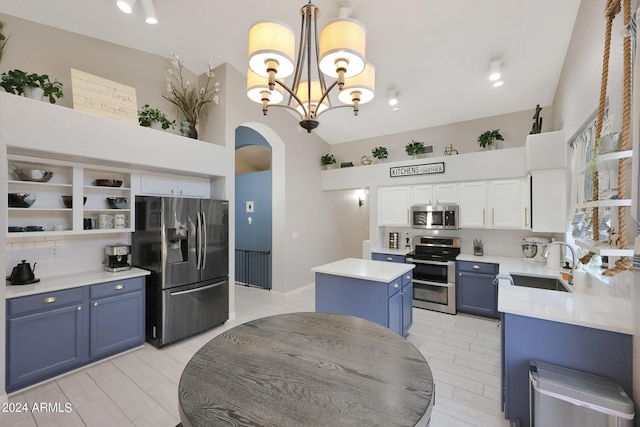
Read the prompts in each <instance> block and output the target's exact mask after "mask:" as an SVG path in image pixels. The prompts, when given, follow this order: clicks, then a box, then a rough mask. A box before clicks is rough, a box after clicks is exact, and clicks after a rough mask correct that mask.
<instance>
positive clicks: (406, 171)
mask: <svg viewBox="0 0 640 427" xmlns="http://www.w3.org/2000/svg"><path fill="white" fill-rule="evenodd" d="M432 173H444V162H439V163H426V164H424V165H414V166H399V167H395V168H389V175H391V178H395V177H398V176H410V175H427V174H432Z"/></svg>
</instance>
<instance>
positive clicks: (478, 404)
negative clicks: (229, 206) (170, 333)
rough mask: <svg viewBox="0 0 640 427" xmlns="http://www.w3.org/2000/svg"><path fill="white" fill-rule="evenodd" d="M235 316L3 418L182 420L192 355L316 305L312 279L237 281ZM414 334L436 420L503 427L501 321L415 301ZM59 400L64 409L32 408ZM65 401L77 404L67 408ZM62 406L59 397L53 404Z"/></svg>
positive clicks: (75, 379) (30, 392)
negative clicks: (270, 283) (260, 283)
mask: <svg viewBox="0 0 640 427" xmlns="http://www.w3.org/2000/svg"><path fill="white" fill-rule="evenodd" d="M236 303H237V304H236V318H235V319H234V320H231V321H228V322H227V323H225V324H224V325H222V326H220V327H217V328H214V329H213V330H211V331H208V332H205V333H203V334H201V335H198V336H197V337H194V338H190V339H187V340H184V341H181V342H179V343H176V344H173V345H170V346H167V347H165V348H163V349H160V350H158V349H156V348H155V347H153V346H151V345H145V347H144V348H142V349H139V350H135V351H132V352H129V353H126V354H124V355H121V356H118V357H116V358H112V359H109V360H107V361H103V362H100V363H97V364H95V365H92V366H90V367H87V368H84V369H81V370H79V371H76V372H73V373H70V374H68V375H65V376H62V377H59V378H58V379H55V380H51V381H49V382H46V383H44V384H41V385H38V386H36V387H33V388H30V389H27V390H26V391H23V392H20V393H16V394H13V395H11V396H9V405H10V406H8V407H5V408H0V410H2V409H4V410H8V409H12V407H13V409H15V406H16V404H20V405H19V407H21V408H23V407H24V405H25V404H26V406H28V408H29V411H28V412H23V413H16V412H13V413H7V412H0V426H3V427H9V426H11V427H17V426H25V427H26V426H64V427H72V426H90V427H93V426H106V427H112V426H120V427H124V426H149V427H164V426H167V427H174V426H175V425H176V424H178V420H179V417H178V398H177V396H178V382H179V381H180V374H181V373H182V370H183V368H184V366H185V364H186V363H187V362H188V360H189V359H190V358H191V356H192V355H193V354H194V353H195V352H196V351H197V350H198V349H199V348H200V347H201V346H202V345H204V344H205V343H206V342H208V341H209V340H210V339H211V338H213V337H214V336H216V335H217V334H219V333H220V332H222V331H223V330H225V329H229V328H231V327H233V326H236V325H239V324H241V323H244V322H247V321H249V320H253V319H256V318H259V317H264V316H269V315H273V314H280V313H286V312H292V311H314V290H313V288H311V287H309V288H306V289H304V290H302V291H300V292H298V293H296V294H295V295H291V296H288V297H283V296H281V295H277V294H275V293H273V292H269V291H264V290H261V289H253V288H247V287H242V286H236ZM413 310H414V311H413V314H414V323H413V327H412V328H411V329H410V330H409V336H408V339H409V341H411V342H412V343H413V344H414V345H415V346H416V347H417V348H418V349H419V350H420V351H421V352H422V353H423V354H424V356H425V358H426V359H427V360H428V362H429V365H430V366H431V369H432V371H433V375H434V378H435V383H436V405H435V407H434V412H433V416H432V419H431V427H457V426H481V427H494V426H495V427H503V426H505V427H506V426H508V425H509V423H508V422H506V421H505V420H504V419H503V415H502V412H501V411H500V395H499V388H500V329H499V328H498V327H497V324H496V322H495V321H489V320H484V319H481V318H476V317H471V316H464V315H457V316H452V315H448V314H441V313H435V312H432V311H427V310H421V309H417V308H414V309H413ZM43 402H44V403H49V404H51V403H54V404H55V403H59V407H60V409H61V411H60V412H51V411H49V412H46V411H43V412H32V407H33V405H34V404H40V403H43ZM65 404H70V411H69V412H68V413H66V412H64V410H65ZM49 407H50V408H51V409H56V408H55V405H49Z"/></svg>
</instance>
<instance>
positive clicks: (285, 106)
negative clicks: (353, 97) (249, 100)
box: [267, 104, 348, 120]
mask: <svg viewBox="0 0 640 427" xmlns="http://www.w3.org/2000/svg"><path fill="white" fill-rule="evenodd" d="M267 107H280V108H286V109H287V110H292V111H295V112H296V114H297V115H298V117H300V120H304V119H305V117H304V116H303V115H302V114H300V111H298V110H297V109H296V108H293V107H291V106H290V105H287V104H267ZM345 107H348V105H345Z"/></svg>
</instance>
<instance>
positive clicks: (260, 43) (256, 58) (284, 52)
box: [249, 22, 296, 79]
mask: <svg viewBox="0 0 640 427" xmlns="http://www.w3.org/2000/svg"><path fill="white" fill-rule="evenodd" d="M295 49H296V39H295V35H294V34H293V30H292V29H291V27H289V26H288V25H287V24H283V23H281V22H259V23H257V24H255V25H253V26H252V27H251V29H250V30H249V68H251V70H253V72H254V73H256V74H258V75H260V76H264V77H268V76H269V71H270V70H271V69H272V66H273V65H274V64H273V63H275V78H278V79H282V78H285V77H288V76H290V75H291V74H292V73H293V70H294V68H293V58H294V55H295Z"/></svg>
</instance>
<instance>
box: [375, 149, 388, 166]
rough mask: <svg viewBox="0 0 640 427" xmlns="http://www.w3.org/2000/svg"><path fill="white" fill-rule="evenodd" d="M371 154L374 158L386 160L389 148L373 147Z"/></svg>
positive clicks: (381, 160)
mask: <svg viewBox="0 0 640 427" xmlns="http://www.w3.org/2000/svg"><path fill="white" fill-rule="evenodd" d="M371 155H372V156H373V158H374V159H376V160H378V161H380V162H384V161H385V160H386V159H387V158H388V157H389V150H387V147H375V148H372V149H371Z"/></svg>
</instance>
